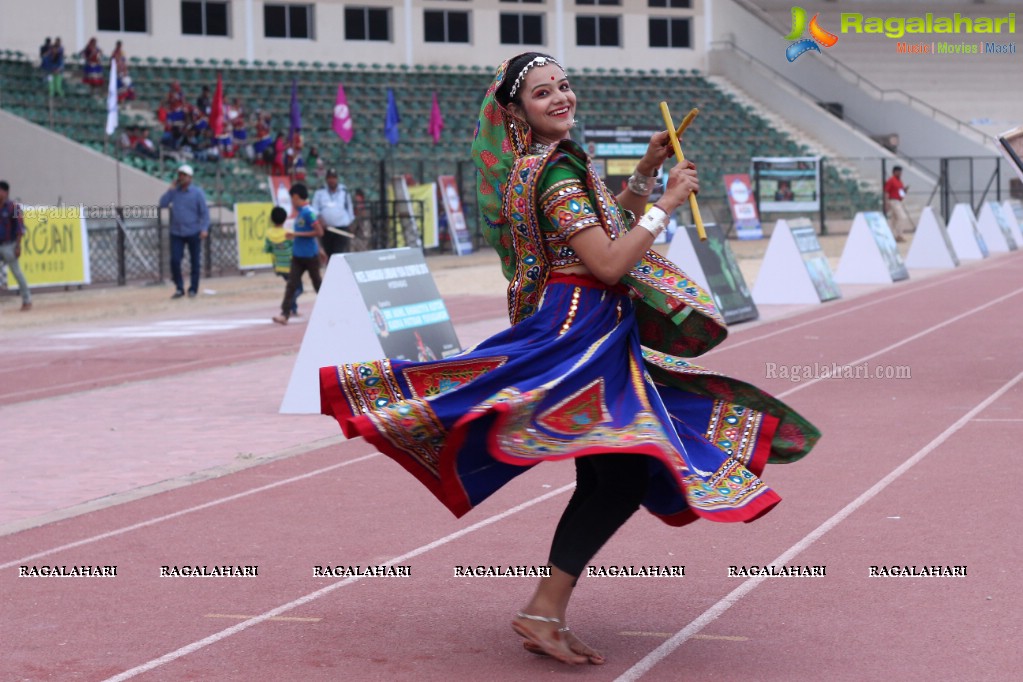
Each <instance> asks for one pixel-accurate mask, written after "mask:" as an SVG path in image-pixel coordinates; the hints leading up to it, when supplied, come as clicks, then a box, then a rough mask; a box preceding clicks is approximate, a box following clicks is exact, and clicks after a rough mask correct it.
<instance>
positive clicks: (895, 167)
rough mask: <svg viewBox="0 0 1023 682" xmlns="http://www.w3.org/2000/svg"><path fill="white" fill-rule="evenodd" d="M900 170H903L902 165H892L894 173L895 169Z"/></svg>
mask: <svg viewBox="0 0 1023 682" xmlns="http://www.w3.org/2000/svg"><path fill="white" fill-rule="evenodd" d="M900 170H902V166H892V172H893V173H894V172H895V171H900Z"/></svg>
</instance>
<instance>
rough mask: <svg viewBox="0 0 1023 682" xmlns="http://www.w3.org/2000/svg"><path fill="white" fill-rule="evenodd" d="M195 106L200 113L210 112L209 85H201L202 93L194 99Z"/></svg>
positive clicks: (207, 113)
mask: <svg viewBox="0 0 1023 682" xmlns="http://www.w3.org/2000/svg"><path fill="white" fill-rule="evenodd" d="M195 107H196V108H197V109H198V110H199V111H201V112H202V113H204V114H206V115H207V116H209V114H210V86H208V85H204V86H202V94H201V95H199V97H197V98H196V100H195Z"/></svg>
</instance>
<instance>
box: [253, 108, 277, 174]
mask: <svg viewBox="0 0 1023 682" xmlns="http://www.w3.org/2000/svg"><path fill="white" fill-rule="evenodd" d="M255 117H256V140H255V142H253V143H252V153H253V156H255V159H256V164H257V165H266V166H267V167H268V168H269V167H270V165H271V164H272V163H273V140H272V139H271V138H270V122H269V119H268V118H267V117H266V115H265V114H263V112H262V111H257V112H256V114H255Z"/></svg>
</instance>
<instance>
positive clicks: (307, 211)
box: [273, 182, 323, 324]
mask: <svg viewBox="0 0 1023 682" xmlns="http://www.w3.org/2000/svg"><path fill="white" fill-rule="evenodd" d="M289 193H290V194H291V205H292V206H294V207H295V208H296V209H297V210H298V215H297V216H296V217H295V223H294V224H293V225H292V228H291V232H288V233H286V234H287V236H289V237H291V238H292V240H293V241H292V247H291V270H289V271H288V286H287V287H285V289H284V299H283V300H282V301H281V313H280V315H274V316H273V321H274V322H276V323H277V324H287V323H288V318H289V317H291V314H292V310H291V306H292V303H294V300H295V291H296V290H297V289H298V287H299V285H300V284H301V283H302V274H303V273H305V272H308V273H309V279H311V280H312V282H313V289H315V290H316V291H319V290H320V242H319V237H321V236H323V225H322V224H320V221H319V220H318V219H317V217H316V211H314V210H313V209H312V208H311V207H310V206H309V189H308V188H307V187H306V186H305V185H304V184H302V183H301V182H296V183H295V184H294V185H292V186H291V191H290V192H289Z"/></svg>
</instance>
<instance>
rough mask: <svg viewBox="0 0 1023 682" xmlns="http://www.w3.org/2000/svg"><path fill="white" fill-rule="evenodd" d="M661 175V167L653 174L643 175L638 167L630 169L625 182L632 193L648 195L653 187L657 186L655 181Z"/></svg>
mask: <svg viewBox="0 0 1023 682" xmlns="http://www.w3.org/2000/svg"><path fill="white" fill-rule="evenodd" d="M660 177H661V169H660V168H658V169H657V173H656V174H655V175H643V174H642V173H640V172H639V169H638V168H637V169H636V170H634V171H632V175H630V176H629V181H628V183H626V185H625V186H626V187H628V188H629V191H630V192H632V193H633V194H638V195H639V196H641V197H646V196H650V194H651V193H652V192H653V191H654V187H656V186H657V181H658V180H659V179H660Z"/></svg>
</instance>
